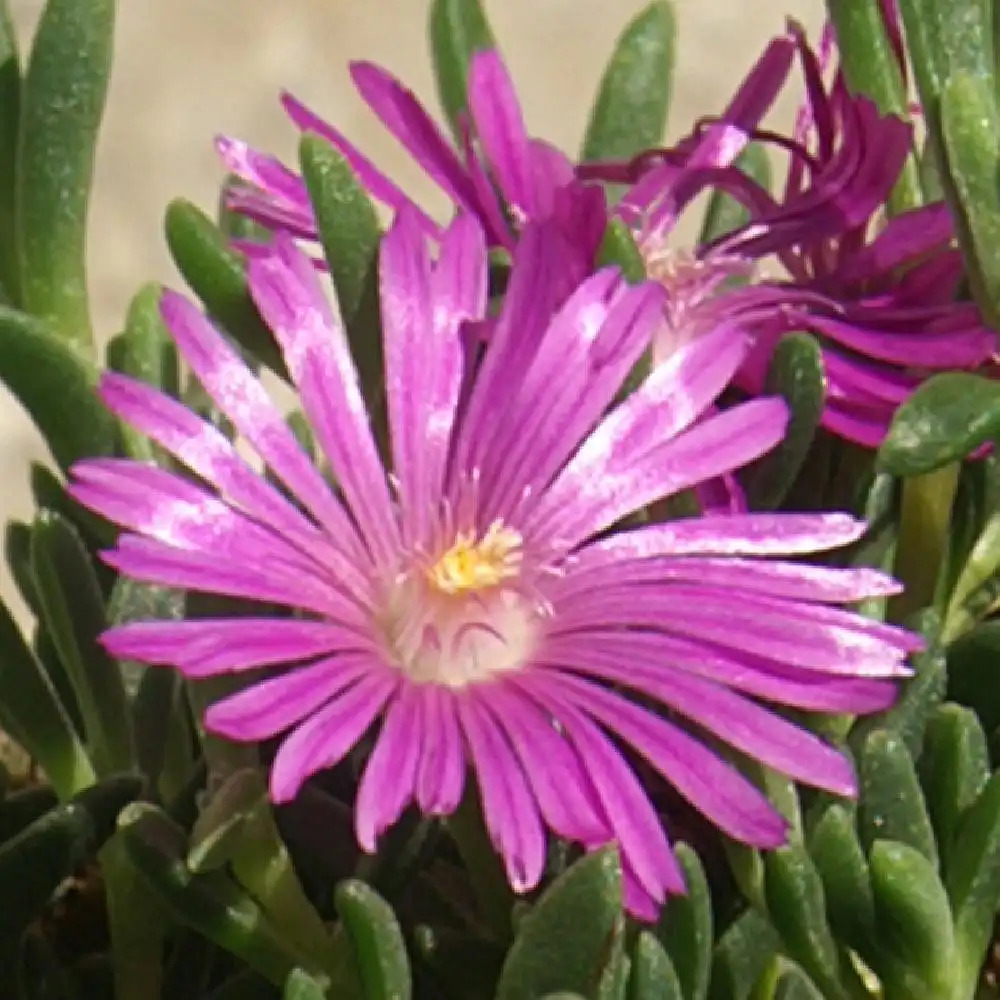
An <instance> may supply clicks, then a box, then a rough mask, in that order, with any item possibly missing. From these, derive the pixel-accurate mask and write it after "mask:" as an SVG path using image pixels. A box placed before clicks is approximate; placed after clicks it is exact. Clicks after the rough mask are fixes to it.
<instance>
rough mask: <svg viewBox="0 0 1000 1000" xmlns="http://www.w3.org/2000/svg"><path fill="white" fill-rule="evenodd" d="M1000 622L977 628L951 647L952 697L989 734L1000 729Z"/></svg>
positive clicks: (949, 670)
mask: <svg viewBox="0 0 1000 1000" xmlns="http://www.w3.org/2000/svg"><path fill="white" fill-rule="evenodd" d="M998 682H1000V621H997V620H993V621H988V622H983V623H982V624H981V625H977V626H976V627H975V628H974V629H972V630H971V631H970V632H966V633H965V634H964V635H962V636H960V637H959V638H958V639H956V640H955V642H953V643H952V644H951V645H950V646H949V647H948V698H949V699H950V700H952V701H956V702H958V703H959V704H960V705H965V706H967V707H968V708H971V709H972V710H973V711H974V712H975V713H976V715H977V716H978V717H979V721H980V723H981V724H982V726H983V729H985V730H986V731H987V732H988V733H992V732H994V731H995V730H996V729H997V728H998V727H1000V684H998Z"/></svg>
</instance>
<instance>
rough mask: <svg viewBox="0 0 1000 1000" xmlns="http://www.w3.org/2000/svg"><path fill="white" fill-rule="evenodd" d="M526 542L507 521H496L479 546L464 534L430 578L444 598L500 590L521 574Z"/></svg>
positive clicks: (441, 560) (442, 557) (436, 566)
mask: <svg viewBox="0 0 1000 1000" xmlns="http://www.w3.org/2000/svg"><path fill="white" fill-rule="evenodd" d="M522 541H523V539H522V538H521V536H520V534H519V533H518V532H516V531H515V530H514V529H513V528H508V527H507V526H506V525H505V524H504V523H503V521H494V522H493V523H492V524H491V525H490V526H489V528H488V529H487V531H486V533H485V534H484V535H483V537H482V538H481V539H480V540H479V541H478V542H477V541H476V536H475V535H474V534H473V533H472V532H462V533H461V534H460V535H459V536H458V537H457V538H456V539H455V544H454V545H452V547H451V548H450V549H448V551H447V552H445V553H444V555H442V556H441V557H440V558H439V559H438V561H437V562H436V563H435V564H434V565H433V566H431V568H430V569H429V570H428V571H427V578H428V580H430V582H431V583H432V584H433V585H434V586H435V587H436V588H437V589H438V590H440V591H441V592H442V593H444V594H460V593H465V592H468V591H473V590H487V589H489V588H490V587H496V586H497V585H498V584H500V583H502V582H503V581H504V580H509V579H511V578H513V577H516V576H517V575H518V573H519V572H520V570H521V558H522V553H521V544H522Z"/></svg>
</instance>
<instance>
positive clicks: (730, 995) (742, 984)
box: [708, 910, 781, 1000]
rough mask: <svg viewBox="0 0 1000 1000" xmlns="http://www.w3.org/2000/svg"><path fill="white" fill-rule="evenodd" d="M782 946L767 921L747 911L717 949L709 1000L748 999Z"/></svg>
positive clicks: (757, 913) (729, 930)
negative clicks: (755, 983)
mask: <svg viewBox="0 0 1000 1000" xmlns="http://www.w3.org/2000/svg"><path fill="white" fill-rule="evenodd" d="M780 943H781V942H780V941H779V939H778V935H777V934H776V933H775V931H774V928H773V927H772V926H771V924H770V923H769V922H768V921H767V919H766V918H765V917H764V916H763V915H762V914H761V913H760V912H759V911H758V910H747V912H746V913H744V914H743V915H742V916H741V917H740V918H739V919H738V920H737V921H736V922H735V923H734V924H732V925H731V926H730V927H729V929H728V930H727V931H726V932H725V934H723V935H722V937H721V938H719V943H718V944H717V945H716V946H715V954H714V956H713V958H712V979H711V984H710V986H709V990H708V996H709V1000H746V998H747V996H748V995H749V993H750V989H751V987H752V986H753V983H754V981H755V980H756V979H757V978H758V976H760V974H761V973H762V972H763V971H764V968H765V966H767V964H768V962H769V961H770V959H771V957H772V956H773V955H774V954H775V952H776V951H777V950H778V948H779V947H780Z"/></svg>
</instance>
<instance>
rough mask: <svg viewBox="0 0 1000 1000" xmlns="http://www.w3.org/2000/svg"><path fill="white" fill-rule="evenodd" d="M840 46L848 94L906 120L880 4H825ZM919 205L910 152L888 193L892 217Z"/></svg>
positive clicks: (844, 0)
mask: <svg viewBox="0 0 1000 1000" xmlns="http://www.w3.org/2000/svg"><path fill="white" fill-rule="evenodd" d="M826 6H827V10H828V11H829V12H830V20H831V22H832V23H833V26H834V30H835V31H836V33H837V38H838V40H839V42H840V44H839V46H838V49H839V52H840V55H841V69H842V70H843V73H844V78H845V80H846V81H847V86H848V87H849V88H850V90H851V92H852V93H855V94H857V93H861V94H867V95H868V96H869V97H870V98H871V99H872V100H873V101H874V102H875V104H876V105H877V106H878V109H879V111H880V112H881V113H882V114H883V115H896V117H898V118H901V119H903V121H906V120H908V119H909V107H908V106H907V94H906V87H905V86H904V84H903V76H902V73H901V72H900V66H899V62H898V60H897V59H896V53H895V51H894V49H893V47H892V44H891V43H890V41H889V35H888V32H887V31H886V26H885V17H884V15H883V7H884V4H883V3H882V0H827V4H826ZM922 203H923V194H922V191H921V185H920V174H919V170H918V167H917V161H916V157H915V156H914V155H913V153H912V152H911V153H910V155H909V156H908V157H907V159H906V163H905V165H904V167H903V171H902V173H901V175H900V177H899V180H898V181H897V182H896V186H895V187H894V188H893V191H892V195H891V196H890V200H889V205H890V209H891V210H892V211H893V212H902V211H905V210H907V209H911V208H917V207H918V206H920V205H921V204H922Z"/></svg>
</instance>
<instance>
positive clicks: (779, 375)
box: [743, 333, 826, 510]
mask: <svg viewBox="0 0 1000 1000" xmlns="http://www.w3.org/2000/svg"><path fill="white" fill-rule="evenodd" d="M765 392H766V393H767V394H768V395H777V396H781V397H782V398H783V399H784V400H785V402H786V403H787V404H788V409H789V412H790V414H791V419H790V420H789V423H788V430H787V431H786V432H785V436H784V438H783V440H782V441H781V443H780V444H779V445H778V446H777V447H776V448H773V449H772V450H771V451H769V452H768V453H767V454H766V455H764V456H763V457H761V458H760V459H759V460H758V461H757V462H755V463H754V464H753V465H752V466H750V468H749V469H747V471H746V473H745V477H744V480H743V482H744V487H745V489H746V492H747V500H748V502H749V503H750V507H751V509H752V510H775V509H777V508H778V507H780V506H781V502H782V500H784V498H785V496H786V495H787V493H788V491H789V489H790V488H791V486H792V483H793V482H795V479H796V477H797V476H798V474H799V472H800V471H801V470H802V465H803V463H804V462H805V459H806V455H807V454H808V452H809V448H810V446H811V445H812V442H813V438H814V437H815V435H816V428H817V427H819V418H820V417H821V416H822V414H823V406H824V402H825V399H826V377H825V375H824V373H823V354H822V352H821V351H820V347H819V344H818V343H817V342H816V339H815V338H814V337H811V336H810V335H809V334H808V333H792V334H788V335H787V336H785V337H782V339H781V341H780V342H779V343H778V346H777V347H776V348H775V349H774V354H773V355H772V357H771V364H770V367H769V368H768V372H767V381H766V383H765Z"/></svg>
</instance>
